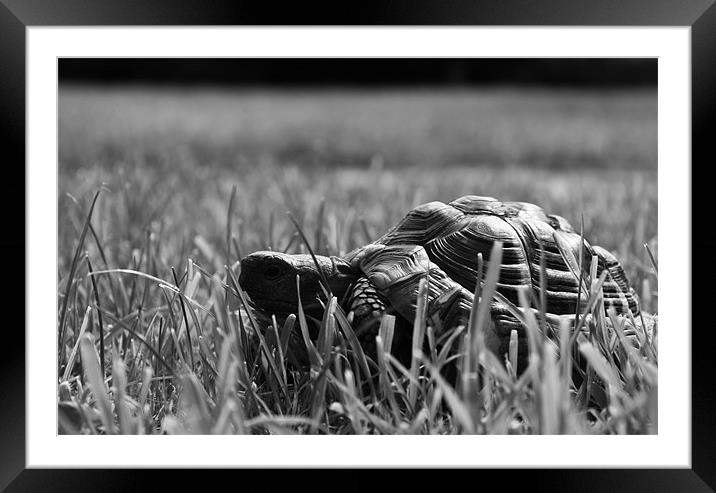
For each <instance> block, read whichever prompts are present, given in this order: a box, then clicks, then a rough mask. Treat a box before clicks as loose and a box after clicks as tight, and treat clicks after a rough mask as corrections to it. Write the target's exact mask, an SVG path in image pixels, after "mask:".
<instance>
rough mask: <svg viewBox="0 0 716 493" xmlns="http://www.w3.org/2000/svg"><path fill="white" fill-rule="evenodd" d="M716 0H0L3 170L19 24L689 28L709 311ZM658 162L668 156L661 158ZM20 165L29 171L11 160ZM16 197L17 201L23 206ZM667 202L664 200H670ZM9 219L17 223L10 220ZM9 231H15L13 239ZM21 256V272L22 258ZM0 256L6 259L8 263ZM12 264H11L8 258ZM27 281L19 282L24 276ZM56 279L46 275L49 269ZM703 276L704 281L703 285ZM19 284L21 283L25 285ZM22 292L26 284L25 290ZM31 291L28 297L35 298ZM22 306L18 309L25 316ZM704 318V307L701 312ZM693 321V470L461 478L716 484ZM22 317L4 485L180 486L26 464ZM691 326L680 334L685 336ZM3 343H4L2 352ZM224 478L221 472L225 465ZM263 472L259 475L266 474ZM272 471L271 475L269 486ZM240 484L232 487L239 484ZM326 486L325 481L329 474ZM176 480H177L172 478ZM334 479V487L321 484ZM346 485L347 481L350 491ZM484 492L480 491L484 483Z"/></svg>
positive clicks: (646, 486)
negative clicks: (277, 1)
mask: <svg viewBox="0 0 716 493" xmlns="http://www.w3.org/2000/svg"><path fill="white" fill-rule="evenodd" d="M714 2H715V0H601V1H599V2H595V1H593V0H550V1H536V0H483V1H479V0H452V1H451V2H440V1H439V0H432V1H428V0H400V1H383V2H380V3H379V2H370V1H363V2H360V3H357V2H356V3H352V4H344V3H342V2H334V3H331V4H323V3H322V2H313V3H311V4H306V3H305V2H296V3H293V4H288V3H287V4H286V5H274V4H273V2H268V1H266V2H255V3H248V2H243V1H234V2H231V1H215V2H204V1H201V0H183V1H178V0H152V1H146V0H124V1H121V2H120V1H117V0H115V1H111V0H91V1H90V0H0V40H1V41H0V74H1V75H0V98H1V99H0V139H2V149H3V153H2V156H3V160H4V162H5V163H6V168H10V167H12V166H10V164H11V163H14V164H17V163H24V162H25V82H26V81H25V29H26V28H27V27H30V26H55V25H56V26H60V25H66V26H79V25H93V26H111V25H533V26H534V25H549V26H560V25H562V26H570V25H571V26H590V25H592V26H595V25H607V26H608V25H622V26H690V28H691V75H692V86H691V90H692V94H691V95H692V120H691V122H692V165H691V173H692V229H691V230H692V237H691V238H685V239H684V241H690V244H691V247H692V250H691V252H692V262H694V263H696V265H698V271H697V275H696V276H692V279H693V281H692V286H683V289H689V290H691V293H692V300H693V301H692V306H696V307H701V310H700V311H695V312H693V314H694V315H698V314H700V313H703V312H704V307H706V308H708V305H707V304H708V303H709V301H710V299H711V292H712V290H713V288H709V286H710V285H713V282H709V281H708V280H709V279H714V275H715V274H716V272H715V271H716V269H714V262H713V260H711V259H712V257H711V254H712V252H713V251H714V249H716V232H715V229H716V228H714V227H713V219H711V217H712V213H711V210H710V205H709V204H708V202H707V201H708V199H709V198H710V195H709V193H708V192H709V190H708V189H705V190H702V191H701V193H699V190H698V187H699V186H702V187H710V180H708V178H707V177H706V175H705V173H706V172H707V170H708V165H709V164H713V163H716V152H715V151H714V148H713V145H712V140H713V138H712V136H711V133H710V132H709V130H710V128H711V125H709V124H710V123H713V120H714V110H715V109H716V91H715V89H716V63H715V62H716V6H714ZM662 164H663V163H662ZM14 168H15V169H16V170H20V169H22V170H23V171H24V166H23V167H21V166H15V167H14ZM8 176H11V173H10V171H7V172H6V175H5V179H6V180H7V181H6V183H14V184H15V185H14V186H12V187H6V188H7V189H10V188H13V189H15V190H18V191H19V190H24V187H19V186H17V183H18V182H19V181H20V180H21V181H22V182H23V184H24V183H25V179H24V172H23V173H18V177H16V178H14V179H13V178H8ZM6 191H7V193H4V194H2V196H3V201H5V202H6V203H5V204H3V205H4V206H5V207H3V209H0V210H2V211H5V214H4V216H5V218H4V222H5V226H6V231H8V232H9V233H8V234H4V235H2V236H1V237H0V252H2V253H3V255H4V256H3V258H4V259H6V262H4V264H5V265H4V267H3V271H4V277H5V278H6V279H8V278H10V279H24V265H26V263H28V262H32V259H31V258H28V257H27V256H26V255H25V247H26V245H25V239H24V238H25V235H24V231H25V222H24V220H25V218H24V216H23V217H20V215H19V214H17V208H18V204H19V203H23V204H25V201H24V197H23V198H22V199H20V198H18V197H13V195H12V193H10V190H6ZM20 200H22V202H20ZM662 207H668V204H665V205H663V206H662ZM13 221H14V222H15V224H13ZM10 233H11V234H10ZM20 256H22V258H23V259H24V261H25V262H24V263H23V267H22V269H23V272H20V269H21V267H20V262H19V261H17V259H19V258H20ZM7 259H12V260H11V261H9V262H8V261H7ZM8 264H9V265H8ZM21 276H22V277H21ZM50 277H52V276H50ZM699 280H703V282H699ZM23 285H24V283H23ZM0 290H1V293H2V297H1V298H0V299H2V300H6V301H5V303H10V301H9V300H14V301H12V306H13V309H12V310H8V311H12V312H14V313H23V315H22V316H21V317H20V318H21V322H22V326H24V325H25V324H24V313H25V312H24V309H21V308H20V307H19V306H17V305H19V303H18V302H17V299H18V293H17V291H18V283H17V282H13V283H9V282H3V283H0ZM24 292H25V290H24V289H23V293H24ZM30 295H31V293H27V296H30ZM21 310H22V311H21ZM706 313H708V312H706ZM702 318H704V319H705V320H704V322H705V323H702V324H699V323H698V321H699V318H698V317H696V318H692V327H693V330H692V436H691V445H692V467H691V468H690V469H663V470H659V469H639V470H627V469H567V470H559V469H547V470H536V469H528V470H515V471H503V470H482V469H481V470H478V471H469V477H468V478H463V479H462V481H467V482H468V484H470V482H474V483H473V485H475V486H477V485H478V484H482V485H488V484H490V483H492V484H497V485H500V486H497V487H498V488H500V489H505V488H506V489H518V488H519V489H523V488H530V491H533V490H534V489H537V490H544V491H552V492H554V491H575V490H577V491H612V490H616V491H621V490H629V491H632V492H640V491H645V492H646V491H669V492H671V491H713V490H714V488H716V468H714V467H713V465H714V464H716V431H715V428H714V423H715V422H716V420H714V419H713V417H712V413H713V412H714V408H715V407H716V392H715V386H714V383H713V378H712V375H713V372H712V371H711V365H710V361H711V353H712V351H713V348H714V344H713V342H714V336H713V330H712V329H711V325H712V322H711V323H709V320H708V318H706V317H702ZM18 327H20V325H19V324H18V323H9V322H8V321H7V320H6V326H5V331H4V332H5V334H4V337H3V345H4V347H5V348H6V349H5V350H4V351H2V356H1V357H0V365H1V369H0V395H6V396H12V398H11V399H2V400H1V401H2V405H0V415H1V416H2V418H1V419H0V489H2V488H7V491H35V490H38V491H39V490H42V491H44V490H48V489H51V490H53V491H55V490H58V489H60V490H68V491H69V490H77V489H78V488H79V489H82V490H89V491H92V490H93V489H97V490H98V491H114V490H117V491H119V490H120V489H121V490H123V491H127V490H130V491H131V490H134V489H137V488H142V487H143V486H144V487H148V486H149V484H148V482H147V481H148V480H149V479H150V478H149V477H148V476H151V479H158V480H159V481H160V482H161V483H162V485H163V486H162V487H163V488H166V489H172V488H174V486H172V485H170V483H177V484H185V485H188V483H186V480H187V477H186V476H187V473H186V471H181V470H172V471H164V472H162V471H160V472H158V474H157V473H156V472H154V473H153V474H151V473H150V472H149V471H146V470H144V471H140V472H138V471H126V470H119V469H113V470H96V469H95V470H66V469H65V470H49V469H46V470H45V469H43V470H38V469H26V467H25V464H26V456H25V451H26V448H25V405H24V403H25V398H24V396H25V353H24V348H25V336H24V333H23V331H21V330H19V329H18ZM689 329H690V328H689V327H682V328H681V330H683V331H684V333H687V330H689ZM8 348H9V349H8ZM227 473H228V472H227ZM266 473H267V472H266V471H264V474H266ZM334 473H338V475H340V477H341V480H340V482H338V483H335V485H334V486H333V487H335V488H340V489H343V488H345V487H349V488H350V489H365V488H372V487H374V486H375V485H376V484H378V479H377V478H376V477H375V475H374V474H372V473H370V472H368V471H360V470H352V471H334ZM200 474H205V475H206V477H210V478H211V479H210V481H211V484H216V483H215V482H216V481H217V480H218V479H219V478H221V477H222V475H219V474H218V473H217V472H215V471H212V472H208V471H207V472H204V473H201V472H200ZM315 474H316V472H315V471H313V472H311V471H295V470H294V471H289V473H288V474H286V475H284V476H286V477H287V478H288V477H289V476H290V478H289V480H290V481H291V483H292V486H291V487H292V488H295V487H296V485H300V484H302V479H304V478H305V479H306V482H305V483H303V484H304V485H305V486H311V484H312V483H311V481H310V480H309V478H310V477H311V476H315ZM447 474H452V473H450V472H446V471H443V472H442V473H440V472H436V471H412V472H411V473H410V474H401V476H400V478H401V479H400V481H401V482H402V485H401V489H405V482H406V481H411V480H413V481H414V480H418V481H420V485H421V486H423V487H427V483H425V481H426V480H427V479H432V480H435V481H437V482H440V483H442V484H443V485H445V484H447V485H452V484H455V485H456V486H455V487H457V484H458V483H453V479H450V480H447V479H445V478H447V477H452V476H446V475H447ZM223 476H227V479H228V480H229V481H230V482H231V483H233V485H234V487H240V486H241V482H242V481H245V478H246V475H245V474H244V473H241V474H240V475H236V474H234V475H233V476H232V477H231V478H228V474H224V475H223ZM277 476H278V475H275V474H271V478H272V479H271V485H272V487H271V489H274V487H276V485H277V484H276V483H275V479H276V477H277ZM237 481H239V482H237ZM326 481H330V480H328V479H326ZM179 482H181V483H179ZM327 484H329V483H327ZM346 485H347V486H346ZM485 487H487V486H485Z"/></svg>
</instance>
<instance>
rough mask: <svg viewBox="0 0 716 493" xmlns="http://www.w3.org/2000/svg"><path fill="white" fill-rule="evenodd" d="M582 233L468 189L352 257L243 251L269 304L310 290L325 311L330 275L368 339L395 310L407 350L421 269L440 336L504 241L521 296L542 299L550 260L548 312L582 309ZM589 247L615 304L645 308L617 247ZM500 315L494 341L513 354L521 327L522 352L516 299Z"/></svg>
mask: <svg viewBox="0 0 716 493" xmlns="http://www.w3.org/2000/svg"><path fill="white" fill-rule="evenodd" d="M582 239H583V237H582V235H580V234H579V233H577V232H576V231H575V230H574V228H573V227H572V226H571V225H570V224H569V222H567V220H566V219H564V218H563V217H561V216H558V215H554V214H547V213H545V212H544V211H543V210H542V209H541V208H540V207H538V206H536V205H534V204H530V203H526V202H500V201H498V200H497V199H494V198H492V197H482V196H476V195H468V196H464V197H462V198H459V199H457V200H454V201H452V202H450V203H449V204H445V203H442V202H437V201H436V202H430V203H426V204H423V205H420V206H418V207H415V208H414V209H413V210H411V211H410V212H408V214H407V215H406V216H405V217H404V218H403V219H402V220H401V221H400V222H399V223H398V224H397V225H396V226H395V227H393V228H392V229H390V231H388V232H387V233H386V234H384V235H383V236H381V237H380V238H378V239H377V240H375V241H374V242H373V243H370V244H368V245H366V246H363V247H361V248H358V249H356V250H353V251H352V252H350V253H348V254H347V255H345V256H344V257H335V256H333V257H324V256H319V255H316V256H315V260H314V257H312V256H311V255H308V254H295V255H291V254H284V253H279V252H274V251H261V252H256V253H252V254H250V255H248V256H246V257H245V258H243V259H242V260H241V273H240V276H239V283H240V285H241V286H242V288H243V289H244V290H245V291H246V292H247V293H248V295H249V297H250V298H251V300H252V302H253V304H254V305H255V306H256V307H257V308H259V309H260V310H262V311H264V312H267V313H273V314H277V315H281V314H288V313H296V311H297V308H298V306H297V304H298V298H299V296H300V299H301V303H302V307H303V309H304V310H305V311H306V313H308V314H311V313H312V314H314V315H315V316H317V317H319V318H320V314H321V312H322V306H323V305H322V304H321V302H320V301H319V293H320V291H321V288H320V282H321V279H324V281H325V282H326V283H327V284H328V286H329V288H330V290H331V292H332V293H333V295H334V296H337V297H338V299H339V300H341V305H342V307H343V308H344V310H345V311H346V313H349V318H350V319H351V320H352V323H353V325H354V327H356V333H357V334H359V335H362V337H361V341H362V342H361V344H363V343H364V342H365V344H366V345H367V346H371V347H373V346H372V344H374V343H375V334H376V333H377V328H376V327H377V321H378V320H379V319H380V317H381V316H382V314H383V313H385V312H386V311H388V312H393V313H395V315H396V317H397V318H396V332H395V339H394V347H395V345H397V346H398V350H400V349H401V345H402V349H405V346H406V342H407V341H408V340H409V339H410V335H411V334H412V330H409V327H412V321H413V320H414V317H415V314H416V307H417V301H416V300H417V293H418V289H419V283H420V279H421V278H424V277H427V278H428V286H429V288H428V295H427V314H428V316H429V317H430V320H432V321H433V322H434V325H435V327H436V334H435V336H436V339H438V338H440V336H441V335H443V334H445V333H446V332H448V331H449V329H450V328H454V327H456V326H458V325H460V324H465V323H466V322H467V319H468V317H469V313H470V310H471V307H472V304H473V296H474V295H473V293H474V291H475V287H476V283H477V279H478V272H477V269H478V253H481V254H482V256H483V258H484V262H483V270H484V271H486V270H487V268H488V266H489V263H490V254H491V250H492V246H493V244H494V243H495V242H496V241H501V242H502V245H503V250H502V252H503V253H502V260H501V265H500V271H499V280H498V283H497V287H496V290H497V291H498V292H499V293H501V294H502V295H503V296H504V297H505V298H506V299H507V300H509V301H510V302H512V303H514V304H517V305H518V306H519V295H518V291H519V290H520V289H526V290H531V291H532V292H533V293H534V294H535V295H536V296H535V297H533V299H534V300H539V299H540V272H541V262H543V263H544V267H545V268H546V269H545V272H546V274H547V279H546V283H545V285H546V296H545V298H546V312H547V314H548V315H549V316H551V317H557V318H559V317H565V316H570V317H571V319H573V318H574V314H575V312H576V311H577V302H578V299H579V300H580V301H579V303H580V310H582V309H583V308H584V306H585V304H586V303H587V299H586V298H587V296H585V295H583V294H582V295H579V296H578V292H579V289H578V286H579V279H578V277H577V274H576V272H575V271H574V269H573V268H570V265H569V262H567V261H566V260H565V255H571V256H572V258H578V257H579V253H580V243H581V240H582ZM582 254H583V255H584V257H583V258H584V259H585V261H586V262H587V263H586V264H585V265H589V262H591V259H592V258H593V256H596V258H597V267H596V269H597V270H596V271H597V274H598V275H601V274H602V272H603V271H605V270H606V272H607V273H606V277H605V281H604V284H603V295H604V307H605V309H609V308H613V309H614V310H615V311H616V312H617V314H628V313H631V314H632V315H638V314H639V301H638V298H637V295H636V293H635V292H634V290H633V289H632V288H631V287H630V285H629V282H628V280H627V277H626V275H625V273H624V269H623V268H622V266H621V264H620V263H619V261H618V260H617V259H616V257H615V256H614V255H613V254H611V253H610V252H609V251H607V250H605V249H604V248H601V247H599V246H594V245H591V244H590V243H589V242H588V241H586V240H584V244H583V247H582ZM296 276H299V282H298V286H297V281H296ZM483 277H484V276H483ZM481 278H482V277H481ZM535 308H536V307H535ZM491 315H492V316H491V319H492V321H493V322H494V323H493V324H491V332H490V334H488V337H487V339H486V340H487V341H488V342H487V343H488V346H489V347H490V349H492V350H493V351H494V352H495V353H496V354H498V356H504V354H505V353H506V352H507V348H508V347H509V339H510V335H511V332H512V330H513V329H516V330H517V331H518V336H520V337H519V338H518V341H519V346H521V348H520V351H519V354H520V355H521V356H522V355H525V354H526V337H525V333H524V328H523V327H522V326H521V324H520V323H519V321H518V320H517V319H516V318H515V317H514V316H513V315H512V314H511V312H510V311H509V309H508V307H507V306H506V304H504V303H503V302H501V301H499V300H497V299H495V300H493V301H492V304H491ZM401 324H402V325H401ZM401 327H402V328H401ZM406 328H408V330H406ZM358 329H361V330H358ZM408 333H410V335H409V334H408ZM363 341H364V342H363ZM407 345H408V346H409V344H407ZM371 352H372V351H371ZM518 366H519V367H520V370H521V369H522V368H524V366H525V361H524V359H522V358H520V360H519V365H518Z"/></svg>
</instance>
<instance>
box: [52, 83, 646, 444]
mask: <svg viewBox="0 0 716 493" xmlns="http://www.w3.org/2000/svg"><path fill="white" fill-rule="evenodd" d="M655 110H656V98H655V94H654V93H653V92H650V91H646V92H644V91H641V92H613V93H601V94H597V93H578V92H573V93H551V92H549V91H524V90H523V91H511V90H491V91H480V92H470V91H460V92H453V93H447V94H441V93H438V92H431V91H417V92H405V93H401V92H381V93H358V92H353V93H338V92H336V93H329V94H327V95H324V94H321V93H313V92H310V91H307V92H301V93H267V92H252V93H239V92H230V91H225V92H215V91H205V90H197V91H193V92H191V91H185V90H163V91H156V90H150V89H144V88H132V89H115V90H107V89H101V88H86V87H85V88H82V87H74V88H62V89H61V91H60V109H59V118H60V129H59V136H60V144H59V211H60V212H59V217H58V220H59V238H58V240H59V251H58V310H59V313H58V340H59V345H58V377H59V378H58V383H59V409H60V414H59V429H60V431H61V432H63V433H318V434H327V433H386V434H394V433H439V434H442V433H655V432H656V416H657V410H656V395H657V388H658V387H657V378H656V374H657V354H658V351H657V336H658V333H657V332H656V330H654V332H653V333H652V334H651V336H649V335H648V334H646V335H645V334H644V333H643V332H641V331H638V332H637V336H636V337H637V338H640V339H641V340H640V343H641V344H640V348H639V349H638V350H635V349H634V348H632V346H631V344H630V342H629V337H627V336H626V335H625V333H629V332H630V330H631V328H632V327H633V326H634V325H638V324H637V323H635V321H632V320H626V319H624V318H617V317H612V316H611V315H607V316H605V315H604V314H603V308H602V306H601V304H600V303H601V301H600V296H601V294H600V290H599V279H597V278H596V276H594V275H592V272H591V271H590V269H589V266H588V265H585V266H582V272H583V276H584V279H585V281H586V286H588V289H587V290H585V292H584V293H583V296H585V297H587V298H588V299H589V301H590V303H589V304H590V306H591V307H592V308H591V310H590V312H591V313H590V314H587V313H585V314H579V320H580V325H581V326H582V330H580V331H579V333H578V334H570V333H569V331H568V330H566V326H553V327H549V328H548V327H546V326H545V325H544V321H543V320H542V318H543V317H541V316H540V315H539V314H538V316H537V317H535V316H533V315H532V313H531V312H527V311H525V312H522V311H521V310H520V307H513V308H514V310H515V311H516V313H519V314H520V316H521V317H522V318H523V319H524V325H525V327H526V329H527V333H528V335H529V345H528V347H529V361H530V365H529V367H528V369H527V370H526V371H525V372H524V373H522V374H521V375H519V376H518V375H516V372H515V371H514V367H515V365H514V362H515V361H516V360H517V357H516V355H515V354H514V352H513V351H511V352H510V354H509V355H508V357H507V362H506V364H505V362H503V361H501V360H500V358H498V357H497V356H495V355H494V354H492V353H490V352H487V351H485V350H484V349H483V348H484V344H483V341H482V337H483V334H484V331H485V324H486V323H488V322H489V320H488V319H486V317H485V316H484V313H480V312H479V306H478V307H476V310H477V311H476V312H475V313H474V316H473V317H471V320H470V323H469V324H468V327H465V328H464V329H463V330H461V331H457V332H455V333H454V334H452V339H451V340H450V341H449V342H447V341H435V340H434V339H435V338H434V337H433V333H432V328H431V327H430V326H429V325H427V324H426V322H425V320H424V318H423V317H418V320H417V321H416V324H415V327H414V334H416V336H417V339H420V340H425V341H427V345H420V344H419V343H418V342H417V341H416V343H415V349H416V351H414V354H413V359H412V361H411V364H410V365H409V366H408V367H405V366H403V365H402V364H400V362H398V361H396V360H395V359H394V358H393V357H392V356H391V354H390V352H391V347H392V340H393V337H394V330H395V327H394V320H392V319H391V318H390V317H386V318H385V319H384V320H383V322H382V325H381V327H380V334H379V337H378V340H377V341H376V345H377V348H378V351H377V358H376V359H377V361H371V360H369V359H368V357H367V356H366V355H365V354H364V352H363V351H362V349H361V348H360V346H359V345H358V344H357V339H356V337H355V334H353V332H352V328H351V326H350V324H349V323H348V322H347V314H346V313H344V312H343V310H342V309H341V307H340V305H339V304H338V303H337V302H336V300H335V299H325V300H324V302H325V305H326V312H325V315H324V318H323V321H322V323H321V330H320V333H319V335H318V338H317V339H315V340H311V338H310V337H309V329H308V326H307V321H306V319H305V316H304V315H303V313H302V312H301V311H299V313H296V314H295V316H293V317H289V318H288V319H287V320H285V321H284V320H271V319H270V318H267V317H266V316H264V315H263V314H259V313H254V312H252V310H251V309H249V308H247V305H246V303H245V301H244V299H245V296H246V295H245V294H244V293H242V292H241V290H240V288H239V286H238V282H237V281H236V279H237V278H238V265H237V262H238V260H239V259H240V258H241V257H242V256H243V255H245V254H247V253H250V252H252V251H255V250H259V249H267V248H273V249H277V250H282V251H283V250H286V251H289V252H298V251H306V247H305V244H304V242H303V241H302V239H301V237H300V235H298V233H297V228H296V226H295V225H294V224H293V223H292V221H291V219H290V218H289V217H288V216H287V214H286V211H290V212H291V214H292V216H293V217H294V218H295V222H296V224H297V225H298V228H300V229H301V230H302V231H303V232H304V233H305V236H306V238H307V239H308V241H309V242H310V245H311V247H312V249H313V250H314V251H315V252H316V253H321V254H337V255H340V254H343V253H345V252H347V251H349V250H351V249H352V248H354V247H356V246H360V245H363V244H365V243H367V242H368V241H371V240H373V239H375V238H376V237H377V236H379V235H380V234H382V233H383V232H384V231H386V230H387V228H389V227H390V226H392V225H393V224H395V223H396V222H397V221H398V220H399V219H400V218H401V217H402V216H403V215H404V214H405V212H407V211H408V210H409V209H410V208H411V207H413V206H414V205H417V204H419V203H422V202H426V201H429V200H443V201H449V200H452V199H454V198H457V197H459V196H461V195H464V194H468V193H474V194H482V195H492V196H495V197H497V198H500V199H503V200H524V201H528V202H534V203H537V204H539V205H541V206H543V207H544V208H545V209H546V210H548V211H549V212H552V213H557V214H560V215H563V216H565V217H566V218H567V219H568V220H570V221H571V222H572V223H573V224H575V225H579V224H580V220H581V218H582V217H583V220H584V232H585V237H586V238H588V239H589V240H590V241H591V242H592V243H595V244H600V245H602V246H604V247H605V248H608V249H610V250H612V251H614V252H615V254H616V255H617V256H618V257H619V258H620V260H622V262H623V263H624V266H625V269H626V271H627V274H628V277H629V278H630V280H631V281H632V284H633V285H634V286H635V287H636V289H637V291H638V292H639V293H640V295H641V299H642V305H643V308H644V310H645V311H646V312H647V313H648V314H652V313H656V312H657V308H658V297H657V290H656V288H657V286H656V266H655V262H654V264H652V260H651V256H652V254H653V256H654V257H656V255H657V254H658V243H657V230H656V218H657V192H656V166H655V163H656V119H655ZM436 165H439V166H436ZM98 189H99V190H101V191H100V193H99V198H98V199H97V201H96V204H95V205H94V209H92V203H93V198H94V196H95V193H96V192H97V190H98ZM645 244H647V245H648V246H649V249H650V252H648V251H647V250H646V249H645V248H644V245H645ZM494 279H496V274H495V273H494V272H492V273H491V272H489V271H488V273H487V274H486V276H485V282H484V284H483V286H482V288H481V292H480V293H476V295H477V296H482V299H483V300H484V299H490V298H491V297H492V296H493V294H492V293H493V292H494V289H493V288H494ZM498 294H499V293H498ZM525 303H527V302H526V301H525ZM480 306H484V305H482V304H481V305H480ZM648 320H649V321H650V322H649V323H651V320H652V318H651V317H648ZM297 341H298V342H297ZM297 348H298V349H297ZM448 348H453V349H455V351H452V352H451V351H449V350H448ZM459 348H462V349H461V350H458V349H459ZM513 348H514V349H516V348H517V346H516V344H514V345H513ZM299 349H300V350H301V351H303V352H304V353H305V354H306V355H307V360H308V361H309V364H308V365H306V366H301V365H299V364H297V362H296V360H297V359H300V358H299V357H298V355H297V354H295V351H297V350H299ZM423 350H425V352H424V353H423ZM453 353H457V354H458V355H459V357H457V358H456V357H455V356H452V354H453ZM451 358H452V361H453V362H456V363H457V365H458V366H459V368H460V372H459V374H460V378H459V381H458V382H457V385H456V386H454V387H453V386H452V385H450V384H449V383H448V382H446V381H445V380H444V379H443V377H442V375H441V371H440V370H441V369H442V368H443V367H444V366H445V365H446V364H450V361H451ZM575 358H578V359H579V360H580V361H581V362H582V363H581V366H582V367H586V372H585V373H584V377H583V378H582V379H581V381H580V382H576V383H575V382H574V381H573V378H572V377H573V372H572V368H573V367H575V366H580V365H578V364H577V362H576V361H575ZM510 362H513V363H510ZM585 362H588V364H585ZM617 362H619V363H617ZM590 402H592V404H594V402H598V403H600V404H601V408H595V407H594V406H593V405H592V406H590V405H589V403H590Z"/></svg>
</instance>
